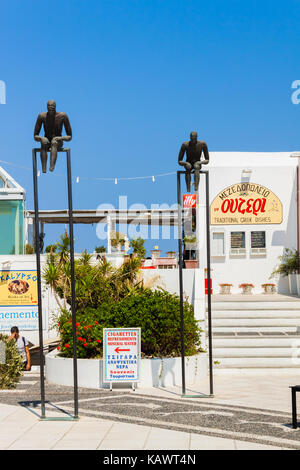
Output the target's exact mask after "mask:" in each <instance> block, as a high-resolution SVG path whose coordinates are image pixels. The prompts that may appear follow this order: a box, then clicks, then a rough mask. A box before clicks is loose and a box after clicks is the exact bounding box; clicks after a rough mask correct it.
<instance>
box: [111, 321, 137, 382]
mask: <svg viewBox="0 0 300 470" xmlns="http://www.w3.org/2000/svg"><path fill="white" fill-rule="evenodd" d="M140 357H141V329H140V328H103V359H104V361H103V363H104V367H103V381H104V382H138V381H139V378H140Z"/></svg>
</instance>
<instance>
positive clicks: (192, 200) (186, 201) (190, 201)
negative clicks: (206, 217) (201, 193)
mask: <svg viewBox="0 0 300 470" xmlns="http://www.w3.org/2000/svg"><path fill="white" fill-rule="evenodd" d="M182 207H183V208H184V209H186V208H194V207H197V194H183V197H182Z"/></svg>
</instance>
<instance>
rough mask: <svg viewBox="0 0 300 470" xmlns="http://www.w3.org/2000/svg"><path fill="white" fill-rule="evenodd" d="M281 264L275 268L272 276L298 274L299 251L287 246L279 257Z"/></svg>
mask: <svg viewBox="0 0 300 470" xmlns="http://www.w3.org/2000/svg"><path fill="white" fill-rule="evenodd" d="M278 258H279V260H280V264H279V265H278V266H277V267H276V268H275V269H274V271H273V272H272V274H271V276H270V278H272V277H274V276H275V275H277V274H281V275H282V276H288V275H289V274H296V273H297V272H298V270H299V267H300V260H299V252H298V251H297V250H291V249H289V248H285V249H284V252H283V255H281V256H279V257H278Z"/></svg>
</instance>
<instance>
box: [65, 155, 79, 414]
mask: <svg viewBox="0 0 300 470" xmlns="http://www.w3.org/2000/svg"><path fill="white" fill-rule="evenodd" d="M70 153H71V152H70V149H67V174H68V202H69V232H70V265H71V297H72V299H71V311H72V331H73V376H74V417H75V418H78V377H77V336H76V305H75V267H74V234H73V202H72V177H71V155H70Z"/></svg>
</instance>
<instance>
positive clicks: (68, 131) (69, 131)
mask: <svg viewBox="0 0 300 470" xmlns="http://www.w3.org/2000/svg"><path fill="white" fill-rule="evenodd" d="M64 126H65V131H66V134H67V135H66V136H63V138H62V140H64V141H65V142H69V141H70V140H72V128H71V124H70V121H69V118H68V116H67V115H66V116H65V119H64Z"/></svg>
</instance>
